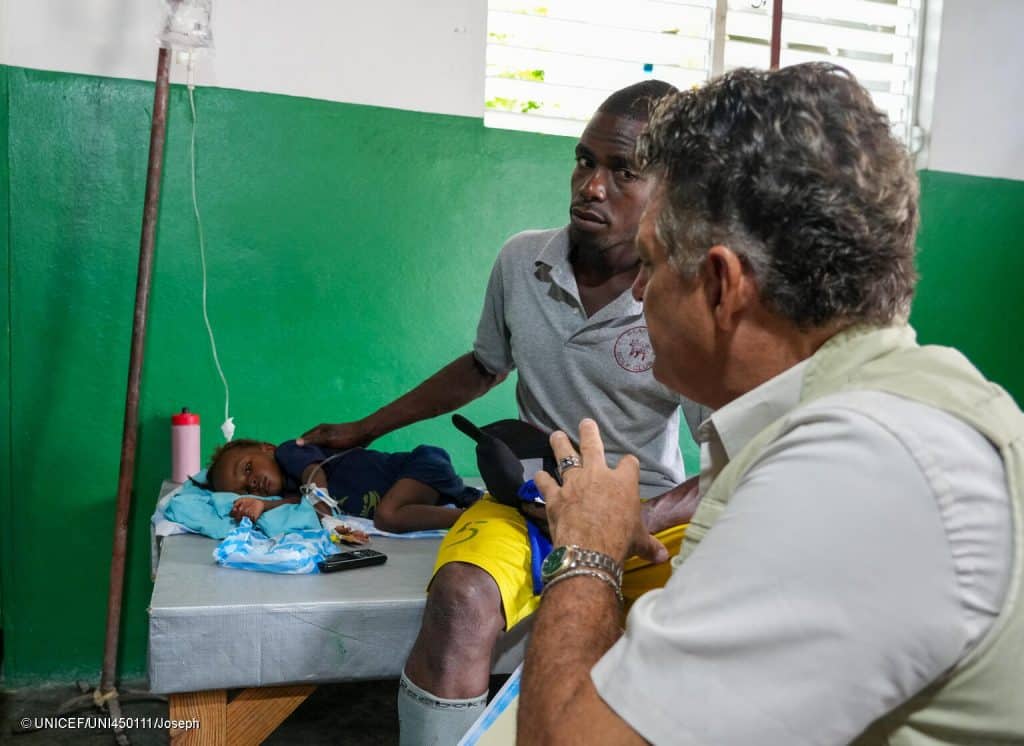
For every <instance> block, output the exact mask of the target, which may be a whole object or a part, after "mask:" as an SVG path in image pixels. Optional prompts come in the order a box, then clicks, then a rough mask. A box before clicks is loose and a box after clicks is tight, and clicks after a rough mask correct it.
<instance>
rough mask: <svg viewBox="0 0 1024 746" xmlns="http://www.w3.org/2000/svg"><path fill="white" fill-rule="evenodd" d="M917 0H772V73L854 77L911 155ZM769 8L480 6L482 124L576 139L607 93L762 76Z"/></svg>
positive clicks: (513, 2)
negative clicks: (729, 74) (778, 15)
mask: <svg viewBox="0 0 1024 746" xmlns="http://www.w3.org/2000/svg"><path fill="white" fill-rule="evenodd" d="M924 2H925V0H784V3H783V21H782V38H781V58H780V61H781V64H782V65H783V66H785V65H793V64H797V63H800V62H807V61H810V60H825V61H830V62H834V63H836V64H838V65H842V66H843V67H845V68H847V69H849V70H850V72H852V73H853V74H854V75H856V76H857V79H858V80H859V81H860V82H861V83H862V84H863V85H864V86H865V87H866V88H867V89H868V90H869V91H870V92H871V95H872V96H873V97H874V99H875V102H876V103H877V104H878V106H879V107H880V108H881V109H882V110H884V111H885V112H887V113H888V115H889V119H890V121H891V122H892V125H893V130H894V132H895V133H896V134H897V136H898V137H900V138H901V139H903V140H904V142H907V143H908V144H912V136H913V135H914V134H915V133H914V128H913V123H914V107H915V104H916V92H917V85H918V60H919V58H920V44H919V40H920V38H921V26H922V16H923V5H924ZM772 6H773V3H772V0H688V1H687V0H605V1H603V2H602V1H601V0H548V1H547V2H543V0H535V2H523V1H522V0H490V2H489V3H488V26H487V37H488V38H487V73H486V83H485V109H484V112H485V113H484V122H485V123H486V124H487V125H488V126H492V127H504V128H509V129H522V130H530V131H536V132H549V133H553V134H564V135H578V134H579V133H580V132H582V130H583V127H584V125H585V124H586V122H587V120H588V119H589V118H590V116H591V115H592V114H593V112H594V110H595V109H596V108H597V106H598V104H600V103H601V101H602V100H604V98H605V97H607V96H608V94H609V93H611V92H612V91H615V90H617V89H619V88H621V87H623V86H626V85H629V84H630V83H635V82H637V81H639V80H643V79H644V78H656V79H659V80H665V81H668V82H669V83H672V84H674V85H676V86H678V87H689V86H692V85H694V84H699V83H702V82H704V81H706V80H707V79H708V78H710V77H711V76H713V75H716V74H718V73H720V72H722V71H724V70H730V69H732V68H735V67H740V66H748V67H767V66H768V64H769V56H770V37H771V14H772Z"/></svg>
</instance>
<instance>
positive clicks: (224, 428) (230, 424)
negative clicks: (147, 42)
mask: <svg viewBox="0 0 1024 746" xmlns="http://www.w3.org/2000/svg"><path fill="white" fill-rule="evenodd" d="M193 61H194V54H192V53H190V54H189V57H188V103H189V107H190V108H191V110H192V142H191V147H190V152H191V172H192V210H193V212H194V213H195V216H196V227H197V228H198V231H199V260H200V262H201V263H202V266H203V321H204V322H205V323H206V333H207V334H208V335H209V337H210V349H211V350H212V351H213V363H214V365H216V366H217V374H218V375H219V376H220V380H221V383H223V384H224V424H222V425H221V426H220V429H221V432H222V433H223V434H224V438H225V439H226V440H231V438H232V436H233V435H234V433H235V423H234V420H233V418H231V417H230V416H229V415H228V412H229V403H230V401H231V391H230V389H229V388H228V379H227V378H226V377H225V376H224V369H223V368H221V365H220V357H219V356H218V355H217V341H216V340H215V339H214V337H213V327H212V326H211V325H210V316H209V313H208V312H207V310H206V239H205V235H204V234H203V221H202V218H201V217H200V216H199V198H198V197H197V196H196V129H197V127H198V119H197V117H196V100H195V95H194V91H195V80H194V78H193V74H194V68H193Z"/></svg>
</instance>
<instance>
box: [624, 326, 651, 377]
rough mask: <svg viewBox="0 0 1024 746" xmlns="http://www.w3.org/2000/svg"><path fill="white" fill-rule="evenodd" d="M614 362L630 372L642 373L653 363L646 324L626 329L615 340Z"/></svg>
mask: <svg viewBox="0 0 1024 746" xmlns="http://www.w3.org/2000/svg"><path fill="white" fill-rule="evenodd" d="M615 362H617V363H618V364H619V366H621V367H622V368H623V369H624V370H628V371H629V372H630V373H643V372H644V371H646V370H650V369H651V367H652V366H653V365H654V350H653V349H652V348H651V340H650V339H648V338H647V327H646V326H634V327H632V328H630V329H627V330H626V331H624V332H623V333H622V334H620V335H619V338H618V339H616V340H615Z"/></svg>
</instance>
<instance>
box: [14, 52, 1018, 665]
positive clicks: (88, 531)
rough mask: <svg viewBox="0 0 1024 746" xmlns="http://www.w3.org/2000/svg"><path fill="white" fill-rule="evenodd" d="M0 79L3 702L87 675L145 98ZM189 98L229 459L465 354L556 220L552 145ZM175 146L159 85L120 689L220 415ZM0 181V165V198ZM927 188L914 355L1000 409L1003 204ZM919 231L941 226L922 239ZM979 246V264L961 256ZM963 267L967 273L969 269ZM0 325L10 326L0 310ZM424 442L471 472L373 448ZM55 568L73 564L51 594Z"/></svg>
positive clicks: (111, 468) (443, 124)
mask: <svg viewBox="0 0 1024 746" xmlns="http://www.w3.org/2000/svg"><path fill="white" fill-rule="evenodd" d="M0 76H6V85H3V86H0V90H9V92H10V102H11V105H10V106H9V109H0V136H2V135H5V134H8V133H9V148H5V149H3V150H2V151H0V152H3V153H7V152H9V154H10V162H9V168H10V175H9V178H3V179H0V206H3V204H4V202H3V200H4V199H5V197H6V195H7V194H8V191H7V190H6V189H5V187H6V185H7V183H8V182H9V184H10V189H9V199H10V208H11V209H10V216H11V218H10V226H9V235H10V245H9V251H10V259H11V261H10V266H11V272H10V274H9V280H8V282H7V283H4V287H3V290H2V291H0V293H3V294H6V293H8V292H9V294H10V321H11V339H10V350H11V358H10V360H9V361H8V360H7V359H6V358H0V363H3V365H2V366H0V371H2V372H0V376H8V375H9V378H10V381H9V384H10V391H11V394H10V398H9V399H7V398H5V399H4V400H3V401H4V404H5V406H4V407H3V409H0V412H3V413H4V415H5V414H6V412H7V410H8V409H9V410H10V418H11V423H10V425H11V431H12V432H13V433H17V438H16V439H13V438H12V441H13V442H12V445H11V454H12V456H11V458H12V461H11V464H12V466H13V468H12V469H10V470H4V473H5V474H8V473H12V472H16V475H17V493H16V495H12V498H11V500H10V501H9V502H8V501H0V511H2V512H0V521H2V527H3V528H2V533H0V542H2V543H0V572H2V576H0V577H2V579H3V586H2V596H0V601H2V604H3V617H2V619H3V625H4V635H5V638H6V657H5V660H4V663H3V665H4V675H5V677H6V678H5V683H7V684H8V685H13V684H17V683H22V682H28V681H33V680H60V679H70V678H76V677H84V678H95V676H96V675H97V672H98V670H99V666H100V661H101V656H102V640H103V624H104V618H105V603H106V601H105V599H106V592H107V576H108V572H109V545H110V537H111V530H112V522H113V503H114V493H115V491H116V484H117V471H118V458H119V451H120V436H121V419H122V416H123V406H124V388H125V380H126V374H127V345H128V338H129V334H130V321H131V314H132V304H133V299H134V285H135V272H136V262H137V256H138V239H139V231H140V219H141V218H140V216H141V207H142V195H143V187H144V181H145V164H146V156H147V147H148V134H149V122H150V108H151V105H152V86H151V84H145V83H141V82H131V81H120V80H111V79H101V78H90V77H83V76H74V75H66V74H59V73H46V72H38V71H31V70H25V69H19V68H9V69H7V70H4V69H3V68H0ZM0 82H3V78H2V77H0ZM196 100H197V105H198V108H199V117H200V130H199V135H198V158H199V192H200V204H201V206H202V209H203V221H204V226H205V228H206V235H207V243H208V260H209V268H210V273H209V280H210V316H211V319H212V321H213V324H214V328H215V331H216V332H217V334H218V339H219V343H220V355H221V361H222V363H223V365H224V368H225V372H226V374H227V376H228V379H229V381H230V383H231V386H232V390H231V395H232V396H231V400H232V402H233V405H232V413H233V415H234V416H235V418H236V421H237V423H238V435H239V436H248V437H259V438H266V439H268V440H279V439H284V438H287V437H291V436H294V435H296V434H298V433H299V432H301V431H302V430H303V429H305V428H306V427H308V426H310V425H312V424H315V423H317V422H319V421H322V420H328V421H340V420H344V419H348V418H352V417H356V416H360V415H362V414H364V413H365V412H367V411H369V410H370V409H372V408H373V407H375V406H376V405H379V404H381V403H383V402H386V401H388V400H390V399H391V398H393V397H394V396H396V395H398V394H399V393H401V392H403V391H404V390H405V389H407V388H408V387H409V386H410V385H412V384H414V383H416V382H418V381H420V380H421V379H422V378H423V377H425V376H426V375H428V374H430V373H432V372H433V371H434V370H436V369H437V367H438V366H439V365H440V364H442V363H444V362H447V361H448V360H450V359H452V358H453V357H455V356H457V355H459V354H461V353H463V352H464V351H466V350H467V349H469V347H470V344H471V342H472V338H473V333H474V330H475V324H476V318H477V315H478V313H479V305H480V299H481V296H482V292H483V287H484V285H485V283H486V278H487V274H488V272H489V269H490V265H491V262H492V260H493V257H494V255H495V252H496V251H497V249H498V247H499V246H500V244H501V242H502V241H503V239H504V238H505V237H506V236H508V235H509V234H511V233H513V232H515V231H517V230H519V229H522V228H524V227H543V226H554V225H558V224H560V223H561V222H562V221H563V219H564V216H565V212H566V207H567V199H566V197H567V196H568V195H567V190H568V177H569V170H570V168H571V164H572V157H573V154H572V145H573V142H572V141H571V140H568V139H565V138H555V137H547V136H539V135H530V134H524V133H514V132H506V131H500V130H488V129H485V128H483V127H482V125H481V123H480V121H479V120H475V119H467V118H460V117H446V116H438V115H427V114H418V113H412V112H403V111H395V110H388V109H377V108H371V107H360V106H351V105H344V104H336V103H328V102H323V101H314V100H307V99H297V98H290V97H284V96H272V95H263V94H252V93H242V92H237V91H223V90H216V89H201V90H198V91H196ZM8 118H9V123H10V124H9V128H8V127H7V126H6V123H7V120H8ZM189 133H190V127H189V114H188V105H187V96H186V93H185V91H184V90H183V89H180V88H175V89H174V90H173V91H172V103H171V114H170V127H169V133H168V145H167V156H166V161H165V178H164V182H163V185H164V192H163V199H162V213H161V220H160V227H159V233H158V246H157V257H156V268H155V275H154V286H153V296H152V302H151V306H150V321H149V337H148V341H147V357H146V369H145V375H144V380H143V403H142V412H141V429H140V440H139V447H140V451H139V464H138V470H137V475H136V503H135V510H134V513H133V516H132V519H131V537H132V538H131V547H130V554H129V568H130V569H129V574H128V580H127V586H126V593H127V595H126V606H125V615H124V622H123V631H124V634H123V648H122V657H121V661H122V669H123V672H124V673H125V674H127V675H136V674H139V673H141V672H142V671H143V670H144V668H145V646H146V629H147V627H146V625H147V618H146V612H145V609H146V605H147V603H148V601H149V594H150V589H151V584H150V579H149V561H148V519H149V515H150V513H151V511H152V507H153V503H154V501H155V497H156V493H157V490H158V487H159V484H160V481H161V480H162V479H163V478H164V476H165V475H166V474H167V472H168V470H169V463H168V462H169V455H168V454H169V450H170V448H169V432H168V418H169V416H170V414H171V413H172V412H173V411H174V410H175V409H176V408H178V407H180V406H189V407H192V408H193V409H194V410H196V411H198V412H200V413H201V414H202V415H203V423H204V430H203V436H204V438H203V442H204V448H203V450H204V452H205V453H208V452H209V451H210V450H211V449H212V447H213V445H214V444H215V443H216V442H217V436H218V432H217V426H218V425H219V423H220V420H221V417H222V412H223V400H222V392H221V390H220V384H219V381H218V380H217V376H216V372H215V369H214V367H213V363H212V360H211V357H210V353H209V347H208V344H207V341H206V333H205V330H204V328H203V322H202V316H201V311H200V272H199V256H198V249H197V243H196V234H195V224H194V220H193V217H192V214H191V203H190V191H189V182H188V137H189ZM3 168H4V163H3V159H2V158H0V176H3V174H4V171H3ZM923 179H924V183H925V191H924V194H925V197H924V200H925V202H924V213H925V220H926V221H928V225H929V229H928V230H926V231H925V232H924V233H923V234H922V245H923V246H924V249H925V251H924V254H923V255H922V269H923V272H924V274H925V278H924V281H923V282H922V287H921V300H920V303H919V306H918V310H917V312H915V319H914V320H915V322H916V323H917V324H918V326H919V328H920V329H921V332H922V337H925V338H926V339H928V340H929V341H953V342H956V343H958V344H960V346H961V347H962V348H963V349H965V350H966V351H967V352H968V353H969V354H970V355H971V356H972V357H973V358H974V359H975V360H977V361H978V362H979V363H980V364H981V366H982V368H983V369H984V370H986V372H989V373H990V374H992V375H993V376H995V377H996V378H997V380H1000V381H1001V382H1002V383H1004V384H1005V385H1007V386H1008V387H1009V388H1010V389H1011V391H1013V392H1014V393H1015V394H1016V395H1017V396H1018V398H1020V397H1021V395H1022V394H1024V374H1021V373H1019V372H1018V371H1017V370H1016V369H1014V368H1013V367H1011V366H1010V365H1009V363H1008V362H1005V364H1004V361H1009V358H1008V355H1007V353H1005V352H1004V343H1005V342H1006V341H1007V340H1008V339H1010V338H1011V334H1012V330H1013V328H1014V327H1013V322H1014V321H1016V322H1017V323H1018V324H1019V323H1020V322H1021V321H1024V319H1022V317H1021V306H1020V301H1019V300H1018V299H1017V296H1015V295H1003V296H999V297H996V298H995V299H994V300H992V301H990V300H989V297H990V296H989V295H988V293H987V287H988V285H987V283H990V282H992V281H1002V278H1006V280H1005V281H1006V282H1007V283H1009V282H1012V278H1013V273H1012V271H1010V270H1011V268H1013V267H1017V268H1019V267H1020V259H1019V256H1020V252H1018V253H1017V254H1016V255H1015V254H1014V252H1013V250H1012V249H1013V247H1014V246H1019V238H1018V236H1019V235H1021V231H1020V230H1019V228H1020V227H1021V224H1020V220H1021V218H1020V214H1021V210H1020V209H1019V207H1020V204H1021V200H1020V198H1021V184H1018V183H1015V182H993V181H990V180H981V179H961V177H950V176H949V175H946V174H924V175H923ZM965 205H966V206H968V208H969V209H966V210H961V211H959V212H957V211H954V210H953V208H954V207H956V208H957V210H959V208H960V207H963V206H965ZM982 205H983V206H984V210H983V211H982V212H980V213H979V211H980V210H981V209H982ZM975 208H978V209H977V210H975ZM2 212H3V214H4V218H6V214H7V210H2ZM976 214H980V215H981V216H982V217H977V218H976V217H975V215H976ZM964 216H966V217H964ZM4 218H0V220H3V219H4ZM933 220H934V221H935V222H939V221H945V222H946V223H948V224H949V225H948V226H947V228H945V229H941V230H938V229H936V230H931V226H932V222H931V221H933ZM940 224H941V223H940ZM972 225H973V226H975V228H974V229H972V228H971V227H970V226H972ZM2 227H3V223H0V228H2ZM1015 228H1016V229H1017V230H1014V229H1015ZM996 231H998V236H999V237H1000V240H1001V243H1000V245H999V246H988V245H983V244H980V243H979V242H978V240H977V239H976V237H975V236H971V235H969V234H970V233H971V232H974V233H977V234H979V235H984V236H986V237H992V236H995V235H997V233H996ZM961 234H962V235H961ZM2 235H4V236H5V237H6V236H7V235H8V231H7V230H4V231H2ZM968 239H969V240H968ZM0 245H2V246H3V248H4V251H7V250H8V244H7V243H6V242H4V243H3V244H0ZM967 246H969V247H970V248H971V249H972V250H973V251H974V252H975V255H976V256H977V255H981V256H985V257H986V260H985V262H984V266H985V267H990V266H992V265H991V264H990V262H989V259H988V257H989V256H990V255H991V254H990V252H998V254H997V256H998V257H999V258H1000V259H1001V260H1002V261H1003V262H1004V263H1003V264H1002V265H1001V266H999V270H998V271H999V273H1000V274H999V275H997V276H996V277H995V278H990V277H988V276H987V275H986V274H985V271H991V272H992V273H993V274H995V269H992V270H982V269H981V265H982V262H980V261H978V260H977V259H976V258H974V257H973V256H971V257H968V256H964V255H962V253H963V251H964V248H963V247H967ZM983 251H984V252H985V253H984V254H982V253H981V252H983ZM5 263H6V262H5ZM965 263H967V264H970V265H972V269H974V268H975V265H977V266H976V269H977V271H975V272H965V271H964V270H963V265H964V264H965ZM951 296H952V297H953V298H954V299H955V302H956V303H955V311H954V312H953V313H954V315H955V317H956V320H957V321H959V320H961V319H962V320H963V321H962V323H959V324H956V325H955V328H954V324H953V323H952V322H951V321H949V320H948V319H947V318H946V315H945V314H946V312H947V311H949V310H950V307H951V306H950V304H951ZM0 300H6V298H5V297H4V295H0ZM0 307H2V308H3V309H4V311H2V313H5V314H6V312H7V303H6V302H4V303H2V304H0ZM979 316H980V317H982V318H985V319H989V318H991V319H993V320H996V319H998V320H1000V321H1002V322H1003V323H1002V324H1000V325H998V326H996V325H995V324H994V323H993V324H992V325H990V326H988V327H986V328H985V329H984V333H978V330H977V328H975V327H973V326H972V325H971V324H970V321H969V319H971V318H976V317H979ZM5 318H6V317H5ZM961 330H962V333H961ZM972 330H973V333H972ZM954 332H955V334H954ZM5 350H6V347H5ZM0 354H6V352H5V353H0ZM4 382H5V381H4V380H2V379H0V384H2V383H4ZM3 390H4V391H5V394H4V396H5V397H6V396H7V395H6V391H7V387H6V386H4V387H3ZM467 413H468V415H469V416H470V417H474V418H477V419H479V420H480V421H488V420H492V419H498V418H500V417H507V416H512V415H514V413H515V405H514V397H513V391H512V385H511V384H510V383H506V384H504V385H503V386H502V387H501V388H500V389H499V390H498V391H496V392H494V393H492V394H491V395H489V396H488V397H486V398H485V399H484V400H482V401H478V402H475V403H474V404H472V405H471V406H470V407H468V408H467ZM4 415H0V416H4ZM3 424H4V423H3V422H0V425H3ZM2 432H3V433H4V435H2V436H0V437H6V436H7V428H6V427H5V428H2ZM420 442H433V443H437V444H439V445H443V446H446V447H448V448H449V449H450V450H452V452H453V457H454V459H455V462H456V466H457V467H458V468H459V469H460V470H462V471H463V472H465V473H472V472H474V471H475V468H474V461H473V456H472V450H471V449H470V448H469V445H468V442H467V441H465V439H464V438H462V436H459V435H458V434H457V433H455V431H454V430H453V428H451V427H450V425H448V424H447V420H446V419H445V418H441V419H439V420H437V421H432V422H428V423H421V424H419V425H416V426H414V427H411V428H408V429H406V430H405V431H402V432H400V433H396V434H393V435H392V436H389V437H388V438H385V439H383V440H382V441H380V446H381V447H383V448H395V449H398V448H407V447H412V446H414V445H416V444H417V443H420ZM0 445H3V444H2V443H0ZM0 458H2V457H0ZM689 463H690V464H691V465H692V463H693V452H692V451H690V452H689ZM2 465H3V464H2V462H0V466H2ZM15 529H17V530H15ZM55 547H60V549H59V550H56V549H55ZM56 551H59V552H60V556H61V557H63V558H65V560H67V558H72V560H73V561H65V562H63V563H62V564H61V571H60V572H59V573H55V572H54V571H53V562H52V560H51V558H52V557H53V555H54V554H55V553H56Z"/></svg>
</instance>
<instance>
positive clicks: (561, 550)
mask: <svg viewBox="0 0 1024 746" xmlns="http://www.w3.org/2000/svg"><path fill="white" fill-rule="evenodd" d="M581 567H592V568H594V569H596V570H601V571H602V572H605V573H608V575H609V577H610V578H611V579H612V580H614V581H615V583H616V585H619V586H621V585H622V565H620V564H619V563H618V562H616V561H615V560H614V559H612V558H611V557H609V556H608V555H607V554H604V553H603V552H595V551H594V550H593V549H584V548H583V547H579V546H576V545H575V544H569V545H567V546H564V545H563V546H560V547H555V548H554V549H552V550H551V553H550V554H548V556H547V558H546V559H545V560H544V564H543V565H541V568H540V574H541V579H542V580H543V581H544V582H545V583H550V582H551V581H552V580H554V579H555V578H557V577H558V576H559V575H564V574H565V573H567V572H569V571H570V570H575V569H577V568H581Z"/></svg>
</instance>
